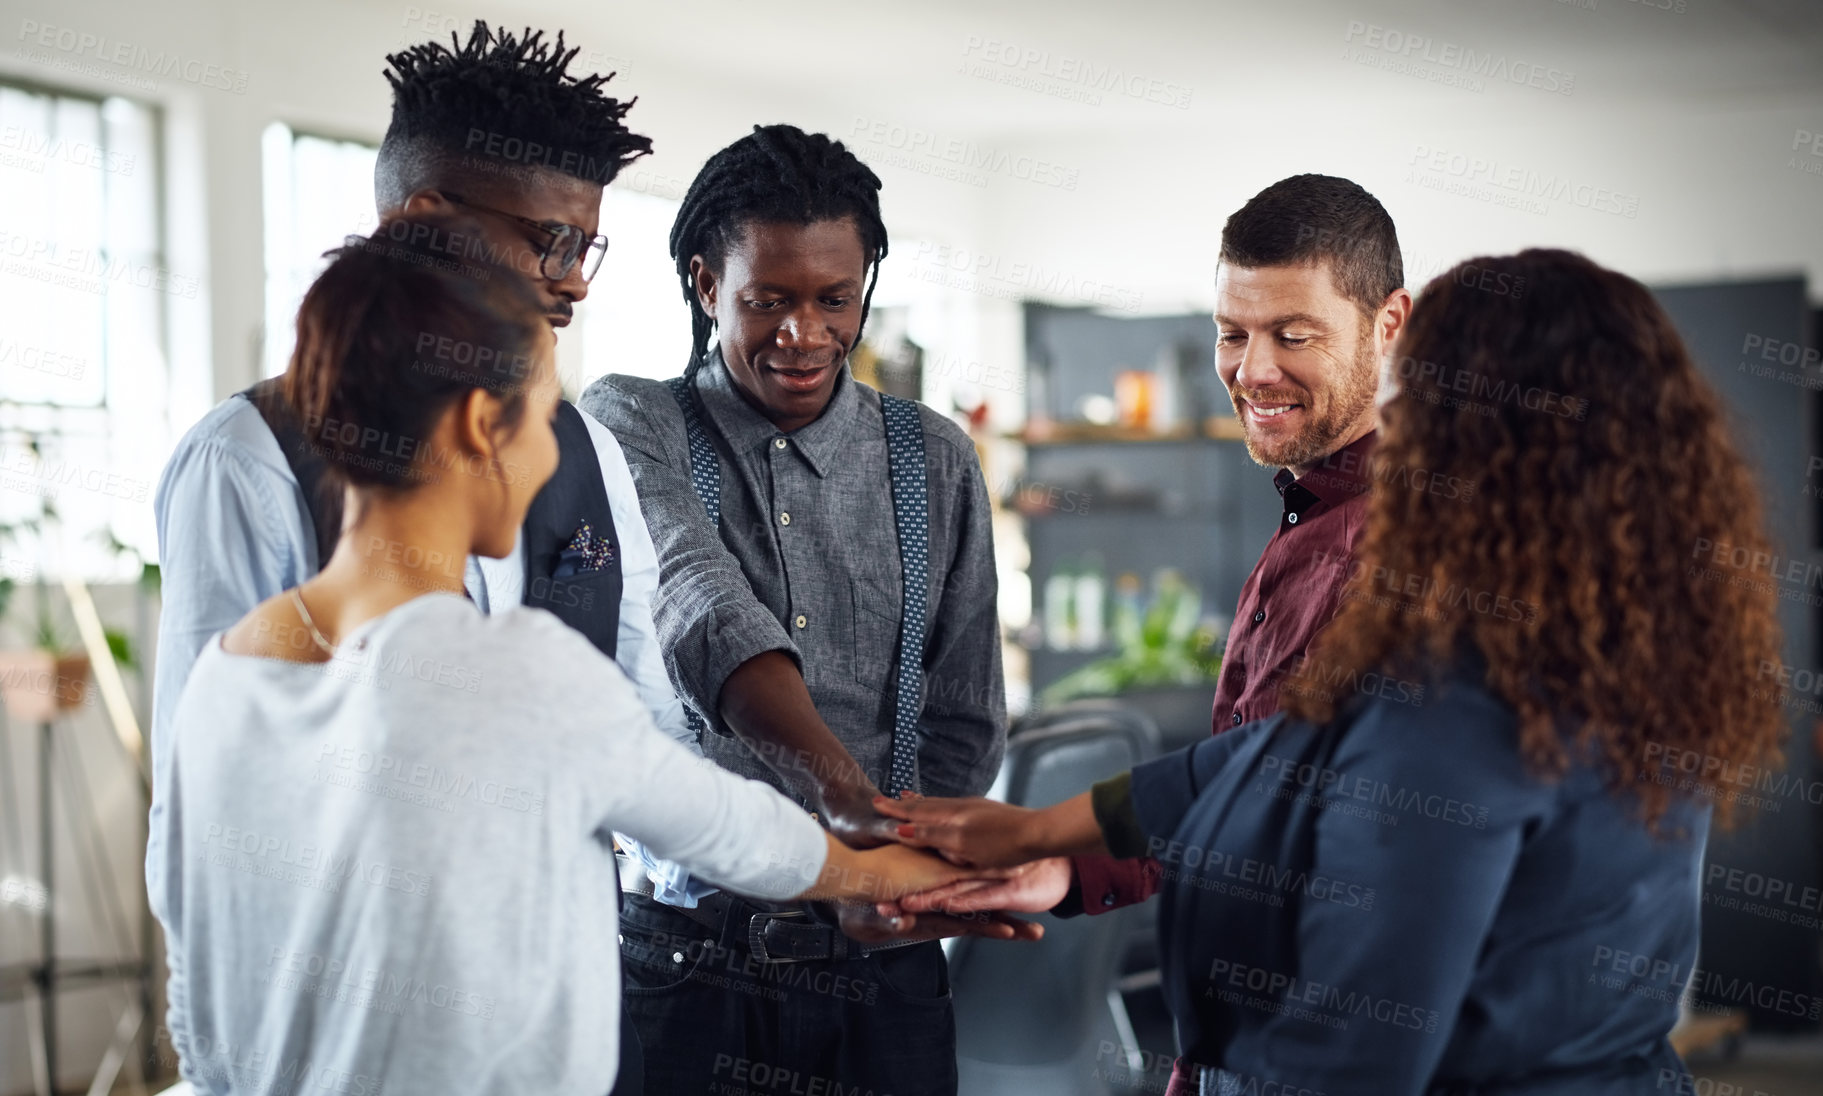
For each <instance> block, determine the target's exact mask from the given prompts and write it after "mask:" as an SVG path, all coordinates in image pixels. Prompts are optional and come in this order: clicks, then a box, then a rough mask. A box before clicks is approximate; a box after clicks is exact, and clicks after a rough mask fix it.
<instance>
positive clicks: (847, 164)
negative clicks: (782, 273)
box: [671, 125, 886, 377]
mask: <svg viewBox="0 0 1823 1096" xmlns="http://www.w3.org/2000/svg"><path fill="white" fill-rule="evenodd" d="M844 217H852V218H853V219H854V222H855V227H856V228H857V229H859V230H860V233H861V247H862V249H863V250H864V251H865V252H866V253H867V261H868V264H869V265H870V266H871V267H872V271H871V273H870V274H869V277H868V280H867V292H866V293H865V294H864V295H863V296H862V297H861V327H860V328H858V329H857V330H856V332H855V340H856V341H857V342H859V341H860V337H861V335H860V332H861V331H862V330H864V329H865V328H866V327H867V309H868V306H869V304H871V303H872V301H873V295H874V284H875V283H876V282H878V281H879V280H880V260H882V259H884V258H886V223H885V222H884V221H883V220H881V219H880V177H879V176H878V175H875V174H874V173H873V171H872V169H870V168H869V167H868V166H867V165H866V164H864V163H862V162H861V161H860V160H859V159H857V158H856V157H855V154H854V153H852V152H850V151H848V149H847V147H846V146H844V145H843V144H842V142H840V141H837V140H834V139H833V138H831V137H829V136H827V135H826V134H822V133H805V132H804V131H803V130H801V129H799V128H798V127H796V126H789V125H773V126H754V127H753V132H752V133H751V134H749V135H747V136H746V137H742V138H741V139H740V140H738V141H736V142H734V143H733V144H731V145H729V146H728V147H727V148H724V149H722V150H721V151H720V152H718V153H716V154H715V155H714V156H711V157H710V158H709V162H708V163H706V164H704V165H703V169H702V170H701V171H699V172H697V175H696V179H695V181H694V182H692V183H691V184H690V190H689V192H688V193H686V194H685V195H684V202H683V205H682V206H681V207H679V209H678V211H677V220H676V221H675V222H674V223H673V224H672V225H671V258H672V259H674V260H676V262H677V279H678V282H679V283H680V284H681V285H682V286H683V290H684V300H685V301H687V302H689V305H690V333H691V346H690V364H689V366H688V367H687V368H686V369H685V371H684V375H685V376H690V377H694V376H695V375H696V371H697V370H699V369H701V368H702V367H703V363H704V362H706V361H707V360H708V357H709V335H710V332H711V330H712V329H713V327H714V324H713V322H712V321H711V320H710V318H709V314H708V313H707V312H705V311H703V306H702V302H701V301H699V300H697V297H696V287H695V285H694V284H693V283H692V280H691V277H690V260H691V259H692V258H693V257H695V256H697V255H701V256H702V257H703V261H704V262H705V263H707V264H709V269H711V270H713V271H715V272H717V273H720V271H721V268H722V260H723V259H725V258H726V257H727V254H728V245H729V244H730V243H731V242H733V241H734V240H735V239H737V238H739V235H740V233H741V232H742V231H743V230H745V228H746V227H747V225H749V224H751V223H754V222H780V223H786V224H798V225H808V224H812V223H814V222H817V221H833V220H841V219H842V218H844Z"/></svg>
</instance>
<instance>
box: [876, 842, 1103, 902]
mask: <svg viewBox="0 0 1823 1096" xmlns="http://www.w3.org/2000/svg"><path fill="white" fill-rule="evenodd" d="M1075 873H1076V869H1075V868H1074V866H1072V864H1071V863H1070V859H1069V857H1067V856H1055V857H1049V858H1047V859H1044V860H1034V861H1032V862H1031V863H1029V864H1026V865H1025V866H1023V867H1021V868H1018V869H1016V870H1015V871H1014V873H1013V874H1012V875H1011V876H1009V877H1007V878H1005V879H965V880H960V881H958V882H955V883H950V884H948V885H946V886H942V887H936V888H933V889H931V890H927V891H923V892H920V893H918V894H908V895H906V896H905V897H904V898H903V899H901V900H899V901H898V902H883V903H881V904H880V913H881V914H882V915H883V916H886V917H893V916H899V915H903V914H916V915H922V916H928V915H929V914H931V913H933V912H940V913H947V914H965V915H967V914H979V913H982V912H984V911H989V910H995V911H1010V912H1013V913H1045V912H1048V911H1049V910H1051V909H1052V908H1053V907H1055V906H1056V905H1057V903H1059V902H1061V901H1063V900H1064V896H1065V895H1067V894H1069V893H1070V883H1071V881H1072V880H1073V879H1074V878H1075Z"/></svg>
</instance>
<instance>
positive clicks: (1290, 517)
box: [1285, 510, 1298, 525]
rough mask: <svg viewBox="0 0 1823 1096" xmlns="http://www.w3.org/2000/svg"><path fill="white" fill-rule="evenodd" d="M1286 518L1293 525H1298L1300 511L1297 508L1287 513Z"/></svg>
mask: <svg viewBox="0 0 1823 1096" xmlns="http://www.w3.org/2000/svg"><path fill="white" fill-rule="evenodd" d="M1285 520H1286V521H1289V522H1290V523H1291V524H1293V525H1296V524H1297V523H1298V512H1297V511H1296V510H1293V511H1292V512H1291V513H1289V514H1286V515H1285Z"/></svg>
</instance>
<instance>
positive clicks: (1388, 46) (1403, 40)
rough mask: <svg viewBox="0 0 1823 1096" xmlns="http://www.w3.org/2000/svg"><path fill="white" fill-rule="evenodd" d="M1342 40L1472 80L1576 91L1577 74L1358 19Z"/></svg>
mask: <svg viewBox="0 0 1823 1096" xmlns="http://www.w3.org/2000/svg"><path fill="white" fill-rule="evenodd" d="M1342 41H1343V42H1345V43H1347V44H1349V45H1351V46H1359V47H1361V48H1364V49H1370V50H1376V51H1378V52H1381V53H1384V54H1387V55H1389V56H1396V57H1400V58H1403V59H1404V60H1406V61H1413V62H1422V63H1424V64H1427V65H1435V66H1436V67H1437V68H1439V69H1449V70H1453V71H1454V72H1458V73H1461V74H1463V75H1466V76H1470V77H1476V76H1479V77H1485V78H1486V79H1489V80H1495V81H1505V82H1507V83H1509V84H1516V85H1519V86H1520V87H1529V88H1537V89H1538V90H1540V91H1548V92H1552V93H1553V94H1557V95H1569V94H1570V93H1571V92H1573V91H1575V90H1576V75H1575V74H1574V73H1571V72H1565V71H1563V70H1561V69H1556V68H1551V67H1549V66H1546V65H1540V64H1536V63H1534V62H1531V61H1526V60H1514V59H1512V58H1509V57H1507V56H1506V54H1504V53H1491V52H1488V53H1482V52H1477V51H1476V50H1475V49H1474V48H1473V47H1470V46H1459V45H1457V44H1456V43H1454V42H1439V41H1437V40H1436V39H1435V38H1431V37H1429V36H1427V35H1422V34H1410V33H1407V32H1405V31H1401V30H1395V29H1393V28H1390V27H1382V26H1380V25H1379V24H1377V23H1364V22H1362V21H1361V20H1359V19H1351V20H1349V23H1348V30H1347V32H1346V33H1345V34H1343V36H1342Z"/></svg>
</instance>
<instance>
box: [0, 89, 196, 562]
mask: <svg viewBox="0 0 1823 1096" xmlns="http://www.w3.org/2000/svg"><path fill="white" fill-rule="evenodd" d="M157 147H158V114H157V112H156V111H155V110H154V109H153V108H152V107H149V106H146V105H144V104H141V103H137V102H134V101H132V100H128V99H124V98H118V97H96V96H91V95H81V94H75V93H69V92H62V91H56V90H51V89H46V88H40V87H36V86H24V85H18V84H0V524H8V525H10V524H14V523H17V522H19V521H21V520H30V519H32V518H35V517H36V516H38V514H39V512H40V509H41V507H47V506H48V508H49V509H50V510H51V512H52V513H54V514H55V516H56V518H57V520H56V522H55V523H54V524H53V525H50V526H47V527H46V528H45V539H44V541H43V543H39V542H38V539H37V538H36V537H35V536H33V535H32V534H29V533H26V534H22V535H21V536H20V537H17V538H14V539H11V540H8V541H7V542H5V543H4V544H0V553H3V554H4V555H5V556H6V560H5V561H4V562H6V563H7V564H8V565H9V568H8V570H7V572H6V573H8V574H12V575H13V577H15V578H16V577H18V576H19V573H20V572H25V571H30V570H32V569H34V568H37V567H44V566H47V565H50V564H52V563H53V562H55V563H56V564H57V565H58V566H60V567H64V568H69V569H72V570H73V571H74V572H75V573H76V574H78V575H80V576H82V577H84V578H89V579H110V578H120V577H123V576H124V575H127V574H130V573H131V570H132V569H130V568H129V567H128V566H127V565H126V563H125V562H124V561H123V560H122V559H120V558H118V557H117V556H115V555H114V553H112V552H110V551H108V550H107V549H106V548H105V547H103V541H104V540H105V537H100V538H98V537H96V536H95V534H98V533H105V532H111V533H112V534H113V535H114V536H115V537H116V538H118V539H119V540H121V541H123V542H125V543H126V544H128V545H130V546H131V547H133V548H136V549H138V550H139V551H141V552H142V553H144V555H145V556H146V557H147V558H155V557H156V554H157V553H156V543H155V542H156V536H155V533H154V530H153V527H152V509H151V505H150V502H151V497H152V491H153V488H154V486H155V485H156V480H157V474H158V473H157V470H158V468H159V467H160V465H161V464H162V463H163V460H164V456H165V454H166V453H168V452H169V448H170V444H171V437H170V434H171V427H170V421H169V415H168V412H167V407H168V399H169V388H170V384H169V362H168V360H167V356H166V349H165V348H166V339H165V332H166V329H167V324H168V313H169V308H170V305H171V301H172V298H176V297H182V298H189V299H194V298H195V297H196V296H197V294H198V293H199V292H200V289H201V286H200V284H199V281H198V279H197V278H196V277H194V276H193V275H189V274H185V273H183V272H179V271H173V270H170V269H168V268H167V267H166V266H165V265H164V249H163V233H162V223H161V218H160V207H159V194H158V163H157Z"/></svg>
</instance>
